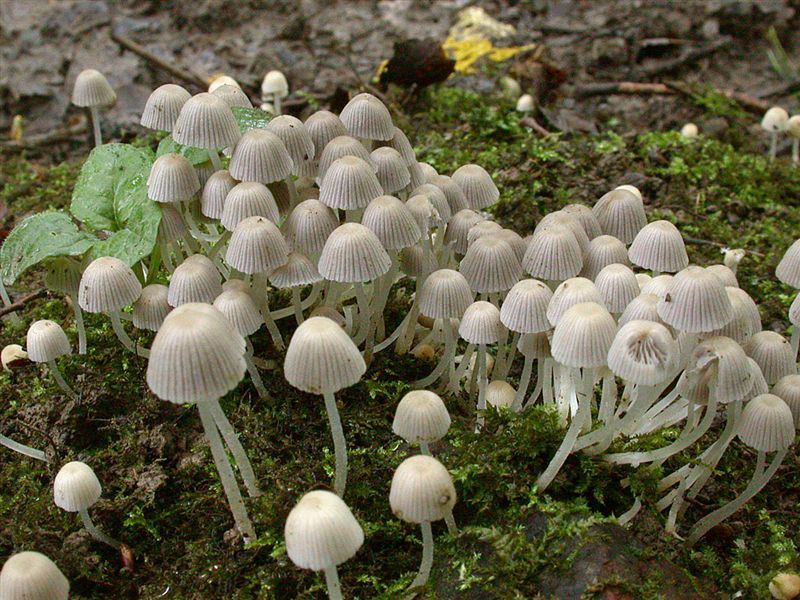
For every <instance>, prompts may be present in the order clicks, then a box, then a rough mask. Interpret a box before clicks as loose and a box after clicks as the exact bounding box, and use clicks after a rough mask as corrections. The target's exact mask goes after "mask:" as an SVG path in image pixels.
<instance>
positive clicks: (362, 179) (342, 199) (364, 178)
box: [319, 156, 383, 221]
mask: <svg viewBox="0 0 800 600" xmlns="http://www.w3.org/2000/svg"><path fill="white" fill-rule="evenodd" d="M382 194H383V188H381V184H380V182H379V181H378V177H377V175H376V174H375V171H374V170H373V169H372V166H371V165H370V164H369V163H367V162H366V161H365V160H363V159H361V158H358V157H356V156H343V157H342V158H338V159H336V160H335V161H333V163H331V165H330V166H329V167H328V169H327V170H326V171H325V177H324V179H323V180H322V183H321V184H320V186H319V201H320V202H322V203H323V204H324V205H325V206H329V207H331V208H339V209H342V210H344V211H345V213H346V215H347V220H348V221H357V220H358V217H360V211H361V209H363V208H366V206H367V205H368V204H369V203H370V202H372V200H374V199H375V198H377V197H378V196H380V195H382Z"/></svg>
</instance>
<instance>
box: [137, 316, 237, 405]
mask: <svg viewBox="0 0 800 600" xmlns="http://www.w3.org/2000/svg"><path fill="white" fill-rule="evenodd" d="M244 352H245V342H244V338H242V336H241V335H240V334H239V333H238V332H237V331H236V329H234V327H233V325H231V323H230V321H228V320H227V319H226V318H225V317H224V316H223V315H222V313H220V312H219V311H218V310H217V309H216V308H214V307H213V306H211V305H210V304H193V303H192V304H184V305H182V306H179V307H178V308H176V309H175V310H173V311H172V312H171V313H169V314H168V315H167V318H166V319H164V323H163V324H162V325H161V329H159V330H158V333H157V334H156V337H155V339H154V340H153V345H152V346H151V347H150V360H149V361H148V363H147V385H148V386H149V387H150V390H151V391H152V392H153V393H154V394H155V395H156V396H158V397H159V398H161V399H162V400H168V401H169V402H174V403H175V404H186V403H194V402H208V401H213V400H218V399H219V398H221V397H222V396H224V395H225V394H227V393H228V392H229V391H231V390H232V389H233V388H235V387H236V386H237V385H238V384H239V382H240V381H241V380H242V377H244V372H245V369H246V366H245V361H244Z"/></svg>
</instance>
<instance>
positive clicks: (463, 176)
mask: <svg viewBox="0 0 800 600" xmlns="http://www.w3.org/2000/svg"><path fill="white" fill-rule="evenodd" d="M453 181H454V182H455V183H456V185H458V187H460V188H461V190H462V191H463V192H464V195H465V196H466V197H467V202H468V203H469V207H470V208H471V209H473V210H482V209H484V208H487V207H489V206H491V205H492V204H494V203H495V202H497V200H498V199H499V198H500V191H499V190H498V189H497V186H496V185H495V184H494V181H492V176H491V175H489V173H487V172H486V169H484V168H483V167H482V166H480V165H463V166H461V167H459V168H458V169H456V170H455V171H454V172H453Z"/></svg>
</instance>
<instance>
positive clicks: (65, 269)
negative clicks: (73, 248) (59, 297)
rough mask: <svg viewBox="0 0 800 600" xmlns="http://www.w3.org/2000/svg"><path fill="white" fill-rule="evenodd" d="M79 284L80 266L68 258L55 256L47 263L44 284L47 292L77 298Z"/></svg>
mask: <svg viewBox="0 0 800 600" xmlns="http://www.w3.org/2000/svg"><path fill="white" fill-rule="evenodd" d="M80 283H81V265H80V263H79V262H78V261H76V260H74V259H72V258H70V257H68V256H57V257H55V258H53V259H51V260H49V261H47V272H46V273H45V275H44V284H45V285H46V286H47V289H48V290H52V291H54V292H60V293H62V294H65V295H67V296H72V298H73V299H74V298H77V297H78V289H79V288H80Z"/></svg>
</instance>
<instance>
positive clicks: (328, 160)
mask: <svg viewBox="0 0 800 600" xmlns="http://www.w3.org/2000/svg"><path fill="white" fill-rule="evenodd" d="M345 156H355V157H356V158H360V159H361V160H363V161H364V162H366V163H367V164H368V165H369V166H370V167H371V168H372V170H373V172H374V171H376V170H377V169H376V167H375V163H373V162H372V158H370V155H369V151H368V150H367V149H366V148H364V144H362V143H361V142H359V141H358V140H357V139H356V138H354V137H350V136H349V135H339V136H336V137H335V138H333V139H332V140H331V141H330V142H328V143H327V144H326V145H325V147H324V148H323V149H322V153H321V154H320V155H319V167H318V169H317V181H323V180H324V179H325V175H326V174H327V173H328V169H329V168H330V166H331V165H332V164H333V163H335V162H336V161H337V160H339V159H340V158H344V157H345Z"/></svg>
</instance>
